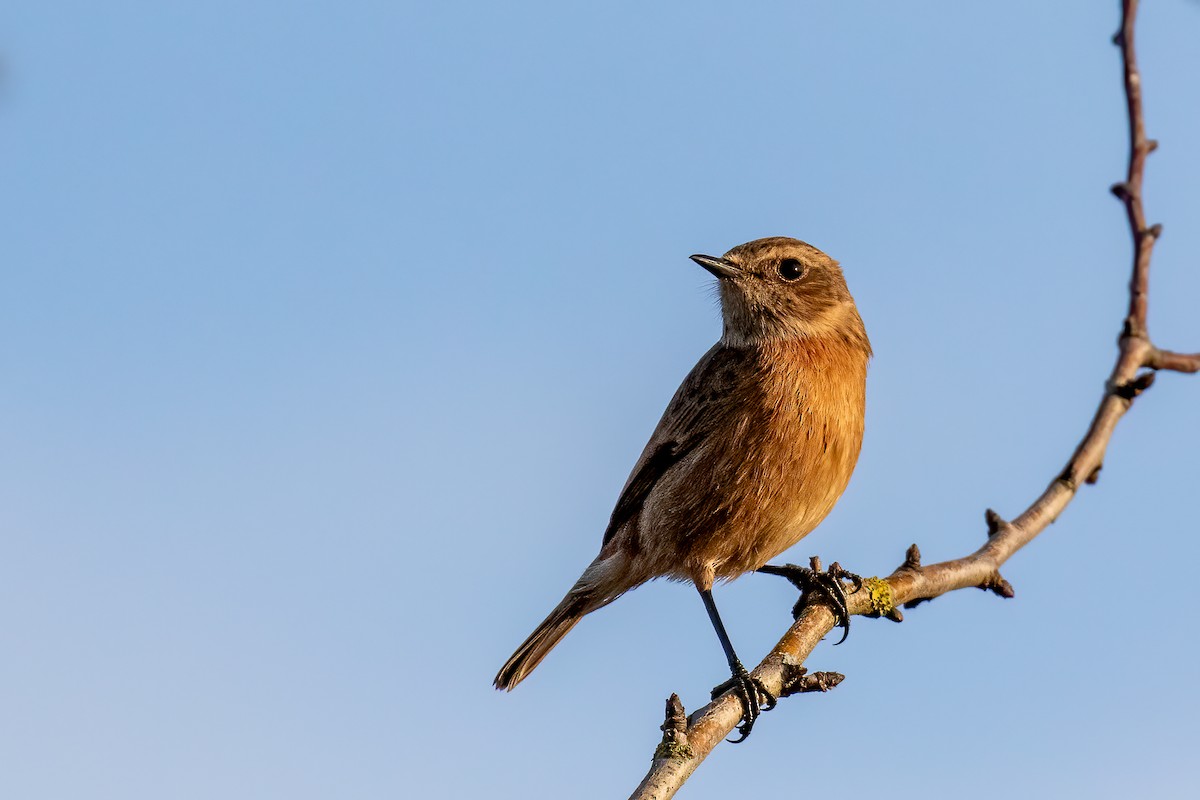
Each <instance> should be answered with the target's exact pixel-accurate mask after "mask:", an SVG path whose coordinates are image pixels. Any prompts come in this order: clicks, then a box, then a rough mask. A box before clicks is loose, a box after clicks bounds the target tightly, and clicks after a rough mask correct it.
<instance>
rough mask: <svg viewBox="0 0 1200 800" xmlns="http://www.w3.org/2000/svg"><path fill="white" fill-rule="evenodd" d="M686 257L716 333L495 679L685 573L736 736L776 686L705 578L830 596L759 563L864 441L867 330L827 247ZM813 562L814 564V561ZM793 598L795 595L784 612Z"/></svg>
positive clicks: (835, 486) (775, 242) (811, 514)
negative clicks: (714, 317) (587, 542)
mask: <svg viewBox="0 0 1200 800" xmlns="http://www.w3.org/2000/svg"><path fill="white" fill-rule="evenodd" d="M691 260H692V261H694V262H696V263H697V264H699V265H700V266H701V267H704V268H705V269H706V270H708V271H709V272H710V273H712V274H713V275H714V276H715V277H716V279H717V287H718V291H719V297H720V307H721V316H722V323H723V324H722V333H721V338H720V340H718V341H717V343H716V344H715V345H713V347H712V348H711V349H710V350H709V351H708V352H707V353H705V354H704V356H703V357H701V358H700V360H699V362H698V363H697V364H696V366H695V367H693V369H692V371H691V372H690V373H689V374H688V375H687V377H686V378H684V380H683V383H682V384H681V385H680V387H679V389H678V390H677V391H676V392H675V395H674V397H673V398H672V399H671V401H670V403H669V404H668V405H667V408H666V411H665V412H664V413H663V416H662V419H661V420H660V421H659V423H658V425H657V427H656V428H655V429H654V432H653V434H652V435H651V436H650V440H649V442H648V443H647V444H646V446H645V449H644V450H643V451H642V454H641V456H640V457H639V458H638V460H637V462H636V463H635V464H634V467H633V470H632V471H631V473H630V475H629V478H628V480H627V481H626V483H625V486H624V488H623V489H622V491H621V494H620V496H619V498H618V500H617V503H616V506H615V508H614V509H613V512H612V515H611V517H610V519H609V522H608V526H607V528H606V529H605V531H604V536H603V538H602V541H601V547H600V552H599V554H598V555H597V556H596V558H595V559H594V560H593V561H592V562H591V564H589V565H588V566H587V568H586V569H584V571H583V574H582V575H581V576H580V577H579V579H578V580H577V581H576V582H575V584H574V585H573V586H572V587H571V589H570V591H568V592H567V594H566V596H565V597H564V598H563V599H562V602H560V603H559V604H558V605H557V606H556V607H555V608H554V610H553V611H551V612H550V614H549V616H547V617H546V619H545V620H544V621H543V622H542V623H541V624H540V625H538V627H537V628H536V629H535V630H534V632H533V633H532V634H530V635H529V637H528V638H527V639H526V640H525V641H524V642H523V643H522V644H521V646H520V647H518V648H517V650H516V652H515V653H513V655H512V657H511V658H509V660H508V661H507V662H506V663H505V664H504V666H503V667H502V668H501V669H500V671H499V673H498V674H497V675H496V678H495V680H494V686H495V687H496V688H497V689H501V690H512V689H513V688H514V687H515V686H516V685H517V684H519V683H520V682H521V681H522V680H524V679H525V678H526V677H527V676H528V675H529V673H530V672H531V671H532V670H533V669H534V668H535V667H537V666H538V665H539V664H540V663H541V662H542V660H543V659H544V658H545V657H546V654H547V653H549V652H550V650H551V649H552V648H553V647H554V646H555V645H556V644H558V642H559V641H561V640H562V638H563V637H564V636H566V634H567V633H568V632H570V631H571V629H572V628H574V627H575V625H576V623H578V622H579V621H580V620H581V619H582V618H583V617H584V616H585V615H586V614H589V613H591V612H593V611H595V610H597V609H599V608H602V607H604V606H606V605H608V604H609V603H611V602H613V601H614V600H616V599H617V598H618V597H620V596H621V595H622V594H624V593H625V592H627V591H629V590H631V589H634V588H636V587H637V586H640V585H641V584H643V583H646V582H647V581H649V580H652V579H655V578H667V579H670V580H676V581H684V582H690V583H692V584H693V585H694V586H695V587H696V589H697V590H698V591H699V593H700V597H701V600H702V601H703V603H704V607H705V610H706V611H707V613H708V616H709V619H710V621H711V623H712V625H713V628H714V630H715V631H716V634H717V638H718V639H719V640H720V643H721V647H722V649H723V651H724V654H725V657H726V660H727V662H728V665H729V669H730V673H731V676H730V679H729V680H728V681H726V682H725V683H723V684H720V685H719V686H717V687H716V688H715V689H714V690H713V696H714V698H715V697H717V696H719V695H720V694H721V693H723V692H725V691H735V692H736V693H737V694H738V696H739V697H740V698H741V699H742V703H743V707H744V715H743V718H742V722H741V725H739V727H738V730H739V732H740V734H741V739H738V740H737V741H741V740H742V739H745V738H746V737H747V736H748V735H749V733H750V730H751V728H752V727H753V725H754V722H755V720H756V719H757V717H758V716H759V714H760V713H761V711H765V710H769V709H770V708H771V707H773V706H774V705H775V698H774V697H773V696H772V695H771V694H770V693H769V692H767V691H766V689H765V688H764V687H763V686H762V684H761V683H760V682H759V681H757V680H756V679H754V678H752V677H751V676H750V675H749V673H748V672H747V670H746V668H745V667H744V666H743V665H742V663H741V661H740V660H739V659H738V656H737V654H736V652H735V651H734V648H733V645H732V643H731V641H730V638H729V635H728V633H727V631H726V629H725V626H724V624H723V623H722V621H721V617H720V614H719V613H718V611H717V606H716V603H715V601H714V600H713V594H712V592H713V587H714V585H715V584H716V583H718V582H727V581H730V580H733V579H734V578H737V577H739V576H741V575H743V574H745V573H748V572H755V571H758V572H765V573H769V574H774V575H782V576H784V577H787V578H789V579H790V580H792V582H793V583H795V584H796V585H797V586H799V587H801V588H802V589H807V588H810V587H811V588H814V589H815V590H818V591H823V592H824V593H825V594H826V595H828V597H829V599H830V601H831V602H832V604H833V605H834V606H835V609H836V610H837V611H838V613H839V614H840V615H841V624H842V625H843V627H846V628H847V629H848V626H849V614H848V612H847V611H846V608H845V594H844V591H843V590H842V586H841V583H840V580H841V579H842V578H841V576H842V575H846V576H850V577H851V579H855V578H856V577H857V576H852V575H851V574H850V573H845V572H842V573H840V574H835V570H834V568H833V567H832V566H831V568H830V570H829V572H828V573H814V572H813V571H812V570H809V569H808V568H803V567H797V566H795V565H791V564H788V565H783V566H774V565H769V564H768V562H769V561H770V560H772V559H774V558H775V557H776V556H778V555H780V554H781V553H783V552H784V551H785V550H787V549H788V548H790V547H791V546H792V545H794V544H796V543H797V542H798V541H800V539H801V538H803V537H804V536H806V535H807V534H808V533H810V532H811V531H812V530H813V529H814V528H816V527H817V525H818V524H819V523H820V522H821V521H822V520H824V519H825V517H826V515H828V514H829V512H830V511H831V510H832V509H833V507H834V504H835V503H836V502H837V501H838V499H839V498H840V497H841V495H842V493H843V492H844V491H845V489H846V487H847V485H848V484H849V481H850V476H851V474H852V473H853V471H854V467H855V464H856V463H857V461H858V456H859V452H860V450H861V448H862V440H863V429H864V413H865V404H866V376H867V364H868V362H869V361H870V359H871V356H872V350H871V343H870V340H869V339H868V337H867V332H866V328H865V327H864V325H863V321H862V317H861V316H860V314H859V312H858V308H857V306H856V305H855V303H854V298H853V297H852V296H851V294H850V290H849V288H848V287H847V285H846V281H845V277H844V276H843V273H842V269H841V267H840V265H839V264H838V262H837V261H835V260H834V259H832V258H831V257H829V256H828V255H826V254H825V253H824V252H822V251H821V250H819V249H817V248H816V247H814V246H812V245H810V244H808V243H806V242H802V241H800V240H798V239H792V238H788V237H783V236H773V237H769V238H764V239H756V240H754V241H751V242H747V243H745V244H741V245H738V246H737V247H734V248H733V249H732V250H729V251H728V252H727V253H725V254H724V255H723V256H721V257H714V256H708V255H693V256H691ZM818 570H819V567H818ZM799 608H800V604H797V611H798V609H799Z"/></svg>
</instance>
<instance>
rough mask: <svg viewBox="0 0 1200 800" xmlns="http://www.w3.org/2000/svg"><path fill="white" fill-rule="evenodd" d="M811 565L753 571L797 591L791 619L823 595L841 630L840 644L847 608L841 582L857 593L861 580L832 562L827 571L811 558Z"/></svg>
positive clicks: (847, 626) (845, 631)
mask: <svg viewBox="0 0 1200 800" xmlns="http://www.w3.org/2000/svg"><path fill="white" fill-rule="evenodd" d="M811 563H812V566H811V567H802V566H800V565H799V564H784V565H783V566H781V567H776V566H774V565H772V564H767V565H766V566H763V567H759V568H758V570H757V571H758V572H762V573H765V574H767V575H779V576H780V577H783V578H787V579H788V580H789V581H791V583H792V585H793V586H795V587H796V588H797V589H799V590H800V599H799V600H797V601H796V605H795V606H793V607H792V618H793V619H798V618H799V617H800V612H801V611H803V610H804V607H805V606H806V605H808V603H809V602H810V600H811V599H812V597H813V596H814V595H823V596H824V597H825V598H826V600H827V601H828V602H829V604H830V606H832V607H833V614H834V616H835V617H837V624H838V625H840V626H841V627H842V638H841V639H839V640H838V642H837V643H838V644H841V643H842V642H844V641H846V637H847V636H849V635H850V608H849V606H848V605H847V601H846V587H845V586H844V585H842V582H843V581H849V582H850V583H851V585H852V586H853V587H854V591H856V592H857V591H858V590H859V589H861V588H862V585H863V579H862V578H861V577H859V576H858V575H855V574H854V573H853V572H848V571H846V570H844V569H842V565H841V564H839V563H837V562H836V561H835V562H833V563H832V564H830V565H829V569H828V570H824V571H822V570H821V561H820V559H818V558H817V557H816V556H813V558H812V562H811Z"/></svg>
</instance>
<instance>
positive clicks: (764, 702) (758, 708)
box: [712, 661, 776, 744]
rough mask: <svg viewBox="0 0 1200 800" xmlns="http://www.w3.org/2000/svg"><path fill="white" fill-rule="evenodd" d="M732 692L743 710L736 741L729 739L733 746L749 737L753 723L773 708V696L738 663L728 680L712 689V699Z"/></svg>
mask: <svg viewBox="0 0 1200 800" xmlns="http://www.w3.org/2000/svg"><path fill="white" fill-rule="evenodd" d="M729 691H733V692H736V693H737V696H738V697H739V698H741V700H742V708H743V709H745V711H744V713H743V714H742V724H741V725H738V729H737V730H738V733H739V734H741V735H740V736H738V738H736V739H730V740H729V741H730V742H731V743H733V744H737V743H738V742H742V741H745V739H746V737H747V736H749V735H750V730H751V729H752V728H753V727H754V723H755V721H757V720H758V717H759V715H760V714H761V713H762V712H764V711H770V710H771V709H772V708H774V707H775V702H776V699H775V695H773V694H771V693H770V692H768V691H767V689H766V687H765V686H763V684H762V681H760V680H759V679H758V678H755V677H754V676H752V675H751V674H750V673H749V672H747V671H746V668H745V667H743V666H742V662H740V661H738V662H736V663H735V664H734V666H733V675H732V676H731V677H730V678H729V680H727V681H725V682H724V683H722V684H720V685H719V686H715V687H713V690H712V699H713V700H716V699H717V698H718V697H720V696H721V695H723V694H725V693H726V692H729Z"/></svg>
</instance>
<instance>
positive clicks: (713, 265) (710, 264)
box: [690, 255, 742, 278]
mask: <svg viewBox="0 0 1200 800" xmlns="http://www.w3.org/2000/svg"><path fill="white" fill-rule="evenodd" d="M690 258H691V259H692V261H695V262H696V263H697V264H699V265H700V266H702V267H704V268H705V269H706V270H708V271H709V272H711V273H712V274H713V275H716V276H717V277H718V278H734V277H736V276H738V275H741V274H742V271H741V269H739V268H738V266H737V265H736V264H734V263H733V262H732V261H730V260H728V259H725V258H717V257H716V256H700V255H696V256H691V257H690Z"/></svg>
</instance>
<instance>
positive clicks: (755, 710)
mask: <svg viewBox="0 0 1200 800" xmlns="http://www.w3.org/2000/svg"><path fill="white" fill-rule="evenodd" d="M700 599H702V600H703V601H704V609H705V610H706V611H707V612H708V618H709V619H710V620H712V625H713V629H714V630H715V631H716V632H717V638H718V639H720V640H721V649H722V650H724V651H725V658H726V660H728V661H729V671H730V673H732V675H731V677H730V678H729V680H727V681H725V682H724V683H722V684H720V685H719V686H716V687H714V688H713V690H712V698H713V699H714V700H716V699H717V698H718V697H720V696H721V695H723V694H725V693H726V692H728V691H730V690H733V691H735V692H737V696H738V697H740V698H741V700H742V707H743V708H744V709H745V713H744V714H743V715H742V724H741V725H739V726H738V733H740V734H741V736H739V737H738V738H736V739H730V740H729V741H731V742H734V743H737V742H740V741H743V740H744V739H745V738H746V737H747V736H749V735H750V729H751V728H753V727H754V722H755V720H757V719H758V715H759V714H760V713H761V712H763V711H770V710H771V709H772V708H774V707H775V695H773V694H771V693H770V692H768V691H767V690H766V688H765V687H764V686H763V685H762V681H760V680H758V679H757V678H755V677H753V676H751V675H750V673H749V672H748V671H747V670H746V668H745V667H744V666H742V662H741V660H740V659H739V658H738V657H737V653H735V652H734V651H733V643H732V642H730V641H729V634H728V633H726V632H725V624H724V623H723V622H721V615H720V614H719V613H717V604H716V603H715V602H713V596H712V591H711V590H709V589H700Z"/></svg>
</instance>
